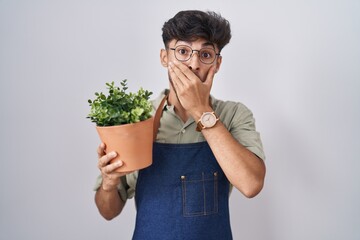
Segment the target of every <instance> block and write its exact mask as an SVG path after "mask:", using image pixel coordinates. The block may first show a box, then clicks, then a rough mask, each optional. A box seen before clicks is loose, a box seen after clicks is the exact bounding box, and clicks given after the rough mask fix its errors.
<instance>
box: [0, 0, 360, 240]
mask: <svg viewBox="0 0 360 240" xmlns="http://www.w3.org/2000/svg"><path fill="white" fill-rule="evenodd" d="M183 9H200V10H214V11H216V12H220V13H221V14H222V16H224V17H225V18H227V19H228V20H229V21H230V22H231V27H232V32H233V38H232V40H231V42H230V44H229V45H228V46H226V47H225V49H224V50H223V52H222V55H223V65H222V69H221V70H220V72H219V73H218V74H217V75H216V79H215V83H214V86H213V91H212V94H213V95H214V96H216V97H217V98H220V99H224V100H235V101H241V102H243V103H244V104H245V105H247V106H248V107H249V108H250V109H251V110H252V111H253V113H254V116H255V118H256V123H257V129H258V130H259V131H260V132H261V136H262V140H263V144H264V148H265V152H266V156H267V159H266V164H267V176H266V185H265V188H264V190H263V191H262V192H261V194H260V195H258V196H257V197H256V198H254V199H246V198H245V197H243V196H242V195H241V194H240V193H239V192H237V191H234V192H233V194H232V195H231V198H230V203H231V220H232V228H233V235H234V239H247V240H264V239H266V240H302V239H310V240H332V239H334V240H335V239H347V240H356V239H360V230H359V226H360V209H359V208H360V207H359V206H360V204H359V202H360V187H359V183H360V177H359V170H360V164H359V161H360V154H359V148H360V144H359V143H360V141H359V134H360V131H359V130H360V127H359V122H360V47H359V43H360V17H359V16H360V15H359V12H360V2H359V1H355V0H354V1H350V0H338V1H334V0H323V1H321V0H312V1H310V0H305V1H292V0H278V1H265V0H254V1H244V0H236V1H235V0H234V1H226V0H224V1H205V0H201V1H188V0H184V1H172V0H169V1H142V2H141V1H135V0H134V1H120V0H118V1H115V0H113V1H99V0H97V1H95V0H86V1H85V0H81V1H70V0H66V1H64V0H62V1H45V0H43V1H41V0H32V1H20V0H0V82H1V83H0V111H1V118H0V119H1V125H0V137H1V141H0V153H1V167H0V173H1V174H0V194H1V197H0V239H21V240H22V239H36V240H42V239H44V240H45V239H46V240H48V239H52V240H57V239H59V240H63V239H87V240H91V239H94V240H95V239H130V238H131V235H132V231H133V227H134V220H135V208H134V201H133V200H130V201H129V202H128V203H127V206H126V208H125V209H124V211H123V213H122V215H121V216H120V217H118V218H116V219H115V220H113V221H111V222H107V221H105V220H103V219H102V218H101V217H100V215H99V214H98V212H97V209H96V207H95V204H94V201H93V198H94V192H93V191H92V187H93V185H94V183H95V178H96V177H97V175H98V169H97V167H96V164H97V156H96V147H97V145H98V144H99V139H98V136H97V134H96V131H95V128H94V125H93V124H92V123H91V122H90V121H89V119H86V115H87V113H88V111H89V106H88V104H87V99H89V98H93V97H94V92H95V91H104V90H105V82H109V81H120V80H122V79H124V78H127V79H129V86H130V90H131V91H133V90H136V89H137V88H138V87H139V86H142V87H144V88H146V89H149V90H151V91H153V92H154V97H155V96H157V94H158V92H159V91H160V90H162V89H163V88H165V87H167V86H168V80H167V74H166V69H164V68H163V67H162V66H161V65H160V62H159V52H160V48H162V47H163V44H162V39H161V27H162V25H163V23H164V22H165V21H166V20H168V19H169V18H171V17H172V16H173V15H174V14H175V13H177V12H178V11H179V10H183Z"/></svg>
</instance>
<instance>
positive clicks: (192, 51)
mask: <svg viewBox="0 0 360 240" xmlns="http://www.w3.org/2000/svg"><path fill="white" fill-rule="evenodd" d="M178 47H187V48H190V49H191V54H190V56H189V58H188V59H186V60H180V59H178V58H177V57H176V53H175V50H176V49H177V48H178ZM169 49H170V50H173V51H174V56H175V58H176V59H177V60H178V61H180V62H186V61H189V60H190V59H191V57H192V56H193V53H194V52H198V56H199V59H200V62H202V63H203V64H213V63H214V62H215V60H216V58H217V57H218V56H220V53H217V52H216V51H215V49H213V48H207V47H204V48H201V49H200V50H196V49H192V48H191V47H190V46H187V45H179V46H176V47H174V48H169ZM203 49H211V50H213V51H214V53H215V58H214V60H213V61H212V62H209V63H206V62H204V61H203V60H201V56H200V52H201V50H203Z"/></svg>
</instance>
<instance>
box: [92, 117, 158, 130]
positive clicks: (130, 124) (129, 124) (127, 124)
mask: <svg viewBox="0 0 360 240" xmlns="http://www.w3.org/2000/svg"><path fill="white" fill-rule="evenodd" d="M153 118H154V117H153V116H152V117H150V118H148V119H146V120H144V121H140V122H136V123H126V124H119V125H114V126H97V125H96V128H117V127H122V126H132V125H136V124H139V123H143V122H147V121H151V120H152V119H153Z"/></svg>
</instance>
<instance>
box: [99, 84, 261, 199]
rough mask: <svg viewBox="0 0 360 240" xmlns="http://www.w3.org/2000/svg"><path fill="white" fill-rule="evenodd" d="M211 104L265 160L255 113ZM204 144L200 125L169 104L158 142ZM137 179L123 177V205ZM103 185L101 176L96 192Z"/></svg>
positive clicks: (225, 104) (230, 105)
mask: <svg viewBox="0 0 360 240" xmlns="http://www.w3.org/2000/svg"><path fill="white" fill-rule="evenodd" d="M167 92H168V90H164V91H163V92H162V93H161V94H160V96H159V97H158V98H156V99H155V100H153V101H152V104H153V107H154V111H155V110H156V109H157V107H158V106H159V105H160V102H161V100H162V99H163V98H164V96H165V94H166V93H167ZM211 104H212V107H213V109H214V111H215V113H216V115H217V116H218V117H219V119H220V121H221V122H222V123H223V124H224V126H225V127H226V128H227V129H228V130H229V132H230V133H231V135H232V136H233V137H234V138H235V139H236V140H237V141H238V142H239V143H241V144H242V145H243V146H245V147H246V148H247V149H248V150H250V151H251V152H253V153H254V154H256V155H257V156H258V157H259V158H261V159H263V160H265V155H264V151H263V147H262V143H261V139H260V134H259V133H258V132H257V131H256V128H255V119H254V117H253V115H252V112H251V111H250V110H249V109H248V108H247V107H246V106H245V105H243V104H241V103H236V102H231V101H226V102H225V101H221V100H217V99H215V98H214V97H212V96H211ZM203 141H205V138H204V136H203V135H202V133H201V132H198V131H196V122H195V121H194V119H192V118H189V119H188V120H187V122H186V123H184V122H183V121H182V120H181V119H180V117H179V116H177V115H176V113H175V111H174V106H169V105H168V104H167V102H165V105H164V109H163V113H162V117H161V119H160V127H159V130H158V134H157V137H156V142H160V143H174V144H183V143H195V142H203ZM137 176H138V171H136V172H134V173H131V174H128V175H126V176H124V177H122V179H121V183H120V184H119V186H118V190H119V193H120V196H121V198H122V200H123V201H126V199H129V198H132V197H133V196H134V194H135V186H136V181H137ZM101 181H102V178H101V175H100V176H99V177H98V179H97V181H96V185H95V188H94V189H95V190H97V189H98V188H99V187H100V185H101Z"/></svg>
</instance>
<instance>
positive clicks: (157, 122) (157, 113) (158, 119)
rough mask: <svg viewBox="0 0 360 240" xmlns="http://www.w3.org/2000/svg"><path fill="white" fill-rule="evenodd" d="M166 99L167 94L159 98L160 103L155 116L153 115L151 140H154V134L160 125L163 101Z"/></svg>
mask: <svg viewBox="0 0 360 240" xmlns="http://www.w3.org/2000/svg"><path fill="white" fill-rule="evenodd" d="M167 99H168V95H165V97H164V98H163V99H162V100H161V102H160V105H159V106H158V108H157V109H156V112H155V117H154V127H153V129H154V133H153V140H154V142H155V140H156V135H157V133H158V130H159V127H160V118H161V115H162V112H163V109H164V104H165V101H166V100H167Z"/></svg>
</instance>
